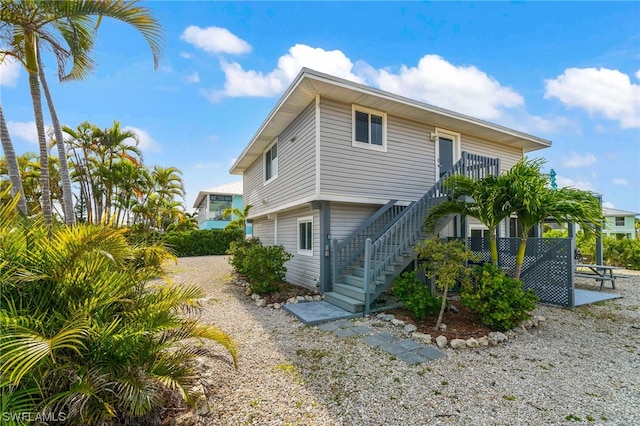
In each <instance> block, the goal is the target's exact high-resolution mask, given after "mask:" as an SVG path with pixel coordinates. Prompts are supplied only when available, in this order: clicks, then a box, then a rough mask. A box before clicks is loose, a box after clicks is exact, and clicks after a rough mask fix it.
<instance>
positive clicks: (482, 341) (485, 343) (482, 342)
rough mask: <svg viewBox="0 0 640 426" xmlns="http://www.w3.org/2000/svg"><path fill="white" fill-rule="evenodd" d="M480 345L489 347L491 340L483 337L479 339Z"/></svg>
mask: <svg viewBox="0 0 640 426" xmlns="http://www.w3.org/2000/svg"><path fill="white" fill-rule="evenodd" d="M478 343H480V346H489V338H488V337H487V336H482V337H481V338H479V339H478Z"/></svg>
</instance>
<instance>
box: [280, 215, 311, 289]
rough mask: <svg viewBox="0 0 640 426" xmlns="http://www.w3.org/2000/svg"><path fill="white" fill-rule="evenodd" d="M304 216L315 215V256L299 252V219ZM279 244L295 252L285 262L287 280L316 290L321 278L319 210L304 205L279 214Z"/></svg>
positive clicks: (290, 251)
mask: <svg viewBox="0 0 640 426" xmlns="http://www.w3.org/2000/svg"><path fill="white" fill-rule="evenodd" d="M303 217H313V256H307V255H302V254H298V219H299V218H303ZM278 244H282V245H283V246H284V248H285V249H286V250H287V251H288V252H289V253H291V254H293V258H292V259H291V260H290V261H289V262H287V263H286V264H285V266H286V267H287V278H286V279H287V282H290V283H292V284H296V285H301V286H304V287H307V288H310V289H312V290H315V289H316V284H317V283H318V281H319V279H320V254H321V253H320V215H319V211H318V210H311V208H310V207H304V208H301V209H296V210H293V211H287V212H285V213H280V214H278Z"/></svg>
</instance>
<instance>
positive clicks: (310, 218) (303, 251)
mask: <svg viewBox="0 0 640 426" xmlns="http://www.w3.org/2000/svg"><path fill="white" fill-rule="evenodd" d="M301 223H310V224H311V250H307V249H302V248H300V243H301V239H300V224H301ZM296 229H297V230H296V234H297V237H298V238H297V245H296V246H297V249H298V250H297V252H298V254H301V255H304V256H313V216H306V217H300V218H298V221H297V228H296Z"/></svg>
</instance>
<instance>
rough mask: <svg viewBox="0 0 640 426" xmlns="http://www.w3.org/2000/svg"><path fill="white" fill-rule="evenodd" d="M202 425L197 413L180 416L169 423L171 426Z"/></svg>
mask: <svg viewBox="0 0 640 426" xmlns="http://www.w3.org/2000/svg"><path fill="white" fill-rule="evenodd" d="M201 424H202V422H200V418H199V417H198V415H196V414H195V413H184V414H180V415H179V416H177V417H174V418H173V419H171V421H170V422H169V425H171V426H199V425H201Z"/></svg>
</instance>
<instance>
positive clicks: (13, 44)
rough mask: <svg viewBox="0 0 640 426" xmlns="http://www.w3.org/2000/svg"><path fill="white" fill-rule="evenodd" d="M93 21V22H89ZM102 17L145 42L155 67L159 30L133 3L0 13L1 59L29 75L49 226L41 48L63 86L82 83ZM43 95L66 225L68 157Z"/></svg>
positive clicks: (33, 4) (22, 5)
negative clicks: (11, 61) (51, 60)
mask: <svg viewBox="0 0 640 426" xmlns="http://www.w3.org/2000/svg"><path fill="white" fill-rule="evenodd" d="M90 16H95V17H97V21H94V20H92V19H89V17H90ZM103 17H109V18H113V19H116V20H119V21H121V22H124V23H127V24H129V25H131V26H133V27H134V28H136V29H137V30H138V31H140V33H141V34H142V35H143V37H144V38H145V39H146V41H147V43H148V44H149V47H150V48H151V51H152V53H153V57H154V65H155V66H156V67H157V65H158V61H159V58H160V52H161V45H162V35H161V31H160V25H159V24H158V22H157V20H156V19H155V17H154V16H153V15H152V14H151V12H150V10H149V9H147V8H144V7H140V6H137V4H136V2H135V1H133V2H122V1H117V0H101V1H89V0H82V1H72V0H67V1H46V0H22V1H17V0H14V1H8V2H3V7H2V9H1V11H0V22H1V23H2V26H3V29H4V31H3V35H4V37H3V39H4V41H5V43H6V45H7V46H8V47H7V48H5V49H3V50H2V51H1V52H0V54H1V56H2V57H4V56H12V57H13V58H15V59H17V60H18V61H20V62H21V63H22V64H23V66H24V67H25V69H26V71H27V72H28V74H29V88H30V91H31V97H32V101H33V108H34V116H35V121H36V127H37V131H38V143H39V146H40V161H41V168H42V170H41V179H42V192H43V193H42V211H43V214H44V218H45V222H46V223H48V224H50V223H51V219H52V215H51V208H52V206H51V198H50V194H49V186H48V183H47V182H46V180H47V179H48V178H49V175H48V169H47V167H48V158H47V156H48V152H47V145H46V139H45V131H44V117H43V114H42V101H41V92H40V84H41V83H43V80H42V78H43V77H44V73H43V72H42V62H41V59H40V55H41V50H42V46H41V43H44V44H45V45H46V48H47V49H49V50H51V51H52V52H53V53H54V54H55V56H56V60H57V65H58V75H59V77H60V79H61V80H62V81H65V80H73V79H81V78H83V77H84V76H86V75H87V74H88V73H89V72H90V71H92V70H93V68H94V67H95V63H94V62H93V61H92V60H91V58H90V56H89V54H90V52H91V49H92V48H93V44H94V39H95V30H96V29H97V28H98V26H99V23H100V22H101V20H102V18H103ZM69 59H71V60H72V67H71V70H70V71H69V72H68V73H67V72H66V62H67V61H68V60H69ZM44 90H45V95H46V98H47V102H48V105H49V110H50V112H51V114H52V121H53V125H54V132H55V135H56V139H57V141H58V142H59V144H58V156H59V161H60V163H61V169H62V171H63V177H62V181H63V194H64V200H63V204H64V212H65V217H66V221H67V223H73V222H74V219H73V206H72V198H71V181H70V177H69V174H68V171H67V164H66V161H67V157H66V154H65V149H64V145H63V144H62V133H61V131H60V125H59V120H58V117H57V113H56V112H55V108H54V106H53V101H52V100H51V96H50V94H49V91H48V86H47V85H46V81H44Z"/></svg>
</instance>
